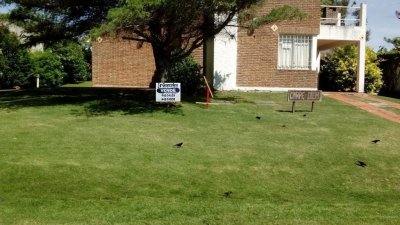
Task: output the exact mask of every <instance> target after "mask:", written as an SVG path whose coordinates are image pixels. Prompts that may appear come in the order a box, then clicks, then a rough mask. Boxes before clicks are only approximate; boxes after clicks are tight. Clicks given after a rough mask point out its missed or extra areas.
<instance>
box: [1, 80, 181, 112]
mask: <svg viewBox="0 0 400 225" xmlns="http://www.w3.org/2000/svg"><path fill="white" fill-rule="evenodd" d="M60 105H80V106H82V107H83V110H72V112H71V113H72V114H73V115H76V116H80V115H85V116H87V117H90V116H100V115H108V114H110V113H113V112H121V113H122V114H124V115H131V114H141V113H152V112H164V113H170V114H177V115H183V113H182V110H181V107H180V106H179V105H178V106H172V107H167V106H166V104H159V103H157V102H155V96H154V90H151V89H117V88H110V89H109V88H69V87H62V88H56V89H38V90H24V91H4V92H1V93H0V109H6V110H17V109H20V108H24V107H42V106H60Z"/></svg>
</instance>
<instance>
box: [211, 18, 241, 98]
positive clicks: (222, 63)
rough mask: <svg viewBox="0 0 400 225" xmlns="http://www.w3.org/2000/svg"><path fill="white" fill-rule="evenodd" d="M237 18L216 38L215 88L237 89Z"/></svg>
mask: <svg viewBox="0 0 400 225" xmlns="http://www.w3.org/2000/svg"><path fill="white" fill-rule="evenodd" d="M236 24H237V21H236V19H234V21H233V22H232V23H231V24H230V25H234V26H227V27H226V28H225V30H223V31H222V32H220V33H219V34H218V35H217V36H216V37H215V39H214V88H215V89H217V90H236V70H237V48H238V47H237V45H238V41H237V38H238V28H237V27H236V26H235V25H236Z"/></svg>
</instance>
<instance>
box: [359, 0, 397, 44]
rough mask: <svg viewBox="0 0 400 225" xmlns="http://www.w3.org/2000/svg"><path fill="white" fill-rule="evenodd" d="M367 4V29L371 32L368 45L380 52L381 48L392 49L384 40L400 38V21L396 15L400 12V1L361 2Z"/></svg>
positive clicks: (368, 0) (373, 0)
mask: <svg viewBox="0 0 400 225" xmlns="http://www.w3.org/2000/svg"><path fill="white" fill-rule="evenodd" d="M357 2H360V3H365V4H367V23H368V24H367V29H369V30H371V36H370V40H369V41H368V42H367V45H368V46H370V47H372V48H374V50H378V49H379V47H380V46H384V47H386V48H388V49H391V48H392V47H393V46H392V45H391V44H389V43H386V42H385V41H384V40H383V38H384V37H388V38H393V37H396V36H400V19H398V18H397V17H396V15H395V11H396V10H400V0H359V1H357Z"/></svg>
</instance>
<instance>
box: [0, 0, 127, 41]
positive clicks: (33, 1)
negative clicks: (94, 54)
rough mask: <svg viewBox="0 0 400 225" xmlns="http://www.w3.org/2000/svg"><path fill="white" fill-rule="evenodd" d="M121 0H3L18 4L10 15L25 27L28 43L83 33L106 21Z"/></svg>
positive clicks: (3, 1)
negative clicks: (108, 14) (110, 10)
mask: <svg viewBox="0 0 400 225" xmlns="http://www.w3.org/2000/svg"><path fill="white" fill-rule="evenodd" d="M118 2H119V0H0V5H10V4H14V6H15V7H14V8H13V9H12V10H11V12H10V15H9V19H10V21H11V22H13V23H15V24H17V25H18V26H20V27H23V28H24V29H25V30H26V31H27V33H29V34H30V35H29V37H27V40H28V44H31V45H34V44H36V43H52V42H55V41H58V40H60V39H72V38H78V37H81V36H82V34H85V33H86V32H88V31H89V30H90V29H92V28H93V27H95V26H99V25H100V24H101V23H102V22H104V20H105V18H106V15H107V12H108V10H109V9H110V8H112V7H115V6H117V4H118Z"/></svg>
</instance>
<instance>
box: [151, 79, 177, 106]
mask: <svg viewBox="0 0 400 225" xmlns="http://www.w3.org/2000/svg"><path fill="white" fill-rule="evenodd" d="M180 101H181V83H156V102H180Z"/></svg>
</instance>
